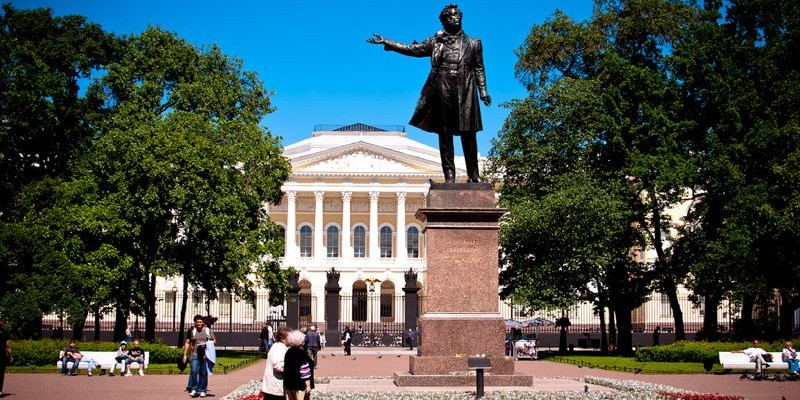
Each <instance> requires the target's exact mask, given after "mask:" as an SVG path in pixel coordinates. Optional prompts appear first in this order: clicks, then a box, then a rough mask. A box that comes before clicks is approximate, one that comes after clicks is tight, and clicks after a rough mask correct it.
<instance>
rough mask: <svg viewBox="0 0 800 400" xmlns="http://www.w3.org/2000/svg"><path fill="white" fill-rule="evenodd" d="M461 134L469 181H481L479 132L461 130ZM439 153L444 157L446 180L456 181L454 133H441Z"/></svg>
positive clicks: (443, 167)
mask: <svg viewBox="0 0 800 400" xmlns="http://www.w3.org/2000/svg"><path fill="white" fill-rule="evenodd" d="M459 136H461V150H462V151H463V152H464V160H465V161H466V164H467V177H468V179H469V182H479V181H480V171H478V139H477V134H476V132H460V134H459ZM439 155H440V156H441V159H442V172H444V180H445V182H455V178H456V164H455V152H454V150H453V134H452V133H445V132H442V133H439Z"/></svg>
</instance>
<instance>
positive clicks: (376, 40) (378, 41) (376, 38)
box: [367, 33, 386, 44]
mask: <svg viewBox="0 0 800 400" xmlns="http://www.w3.org/2000/svg"><path fill="white" fill-rule="evenodd" d="M372 36H373V37H371V38H368V39H367V43H372V44H386V38H384V37H383V36H381V35H378V34H377V33H373V34H372Z"/></svg>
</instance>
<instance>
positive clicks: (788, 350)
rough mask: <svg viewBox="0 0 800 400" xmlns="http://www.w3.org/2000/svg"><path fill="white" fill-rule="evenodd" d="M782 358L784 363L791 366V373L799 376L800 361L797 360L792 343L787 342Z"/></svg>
mask: <svg viewBox="0 0 800 400" xmlns="http://www.w3.org/2000/svg"><path fill="white" fill-rule="evenodd" d="M781 358H782V359H783V362H785V363H787V364H789V373H791V374H797V370H798V369H800V360H798V359H797V352H796V351H795V350H794V348H793V347H792V342H786V344H785V345H784V346H783V354H782V355H781Z"/></svg>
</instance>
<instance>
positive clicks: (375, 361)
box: [4, 348, 800, 400]
mask: <svg viewBox="0 0 800 400" xmlns="http://www.w3.org/2000/svg"><path fill="white" fill-rule="evenodd" d="M409 354H412V353H411V352H410V351H408V350H400V349H392V350H386V349H381V350H373V349H361V348H354V349H353V355H352V356H349V357H345V356H343V355H342V354H341V350H339V349H336V350H328V351H323V352H321V353H320V358H319V368H318V369H317V371H316V375H317V377H340V379H332V380H331V383H330V384H324V385H318V386H317V390H319V391H344V390H347V391H399V392H410V391H470V390H474V388H398V387H396V386H394V384H392V381H391V379H390V377H391V375H392V373H393V372H395V371H407V370H408V355H409ZM516 370H517V372H518V373H523V374H528V375H532V376H534V377H536V379H535V382H534V386H533V387H532V388H529V389H528V390H534V391H554V392H555V391H583V390H584V383H582V382H579V381H576V380H574V379H570V378H581V377H584V376H601V377H609V378H617V379H634V380H639V381H645V382H652V383H661V384H665V385H670V386H675V387H679V388H684V389H688V390H692V391H697V392H707V393H722V394H730V395H739V396H744V397H745V398H747V399H751V400H760V399H765V400H766V399H769V400H781V398H782V397H784V398H785V399H787V400H792V399H798V400H800V382H768V381H763V382H755V381H744V380H739V376H738V375H642V374H639V375H635V374H633V373H624V372H614V371H604V370H599V369H591V368H579V367H577V366H574V365H568V364H560V363H552V362H547V361H530V360H525V361H519V362H517V364H516ZM263 371H264V362H259V363H256V364H255V365H252V366H249V367H247V368H243V369H241V370H238V371H236V372H233V373H231V374H227V375H222V374H216V375H213V376H211V377H210V379H209V389H210V391H209V398H212V399H213V398H217V399H219V398H221V397H223V396H225V395H226V394H228V393H230V392H232V391H233V390H234V389H236V388H238V387H239V386H241V385H243V384H245V383H247V382H248V381H250V380H253V379H261V376H262V374H263ZM85 373H86V372H85V371H82V375H79V376H73V377H64V376H61V375H60V374H58V373H57V372H55V371H54V372H53V373H52V374H6V380H5V388H4V389H5V392H6V393H7V394H6V396H5V397H4V399H11V400H25V399H50V398H87V399H101V398H102V399H119V400H127V399H131V400H143V399H148V400H150V399H152V400H169V399H186V398H188V396H187V394H186V393H185V392H184V388H185V387H186V381H187V375H146V376H144V377H140V376H137V375H134V376H132V377H119V376H115V377H109V376H92V377H88V376H86V375H85ZM343 377H360V379H345V378H343ZM486 390H487V392H489V391H493V390H506V389H500V388H493V387H487V389H486ZM590 390H591V391H600V390H610V389H607V388H602V387H596V386H590Z"/></svg>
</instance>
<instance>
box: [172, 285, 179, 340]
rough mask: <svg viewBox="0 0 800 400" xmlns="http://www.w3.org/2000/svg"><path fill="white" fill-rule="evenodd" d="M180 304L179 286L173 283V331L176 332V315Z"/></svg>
mask: <svg viewBox="0 0 800 400" xmlns="http://www.w3.org/2000/svg"><path fill="white" fill-rule="evenodd" d="M177 304H178V285H176V284H175V283H174V282H173V283H172V330H173V331H175V314H176V312H175V311H176V310H177Z"/></svg>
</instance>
